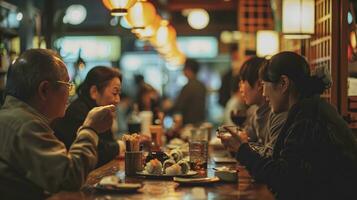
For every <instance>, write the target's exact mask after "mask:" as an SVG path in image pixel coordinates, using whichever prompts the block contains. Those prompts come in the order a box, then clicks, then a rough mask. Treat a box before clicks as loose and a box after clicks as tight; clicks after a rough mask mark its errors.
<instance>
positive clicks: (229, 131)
mask: <svg viewBox="0 0 357 200" xmlns="http://www.w3.org/2000/svg"><path fill="white" fill-rule="evenodd" d="M220 130H222V131H220ZM223 130H225V131H223ZM217 137H218V138H220V139H221V142H222V144H223V145H224V146H225V147H226V148H227V149H228V150H230V151H234V152H237V151H238V149H239V147H240V145H241V144H242V143H246V142H248V137H247V134H246V133H245V132H243V131H242V130H240V129H239V128H238V127H235V126H223V127H220V128H219V129H218V130H217Z"/></svg>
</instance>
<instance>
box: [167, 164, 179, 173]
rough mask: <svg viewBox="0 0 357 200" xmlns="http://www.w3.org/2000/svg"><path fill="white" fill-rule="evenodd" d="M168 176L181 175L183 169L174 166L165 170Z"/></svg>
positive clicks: (176, 165)
mask: <svg viewBox="0 0 357 200" xmlns="http://www.w3.org/2000/svg"><path fill="white" fill-rule="evenodd" d="M165 173H166V174H167V175H179V174H181V167H180V165H178V164H173V165H171V166H170V167H168V168H166V169H165Z"/></svg>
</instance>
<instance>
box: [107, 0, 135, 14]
mask: <svg viewBox="0 0 357 200" xmlns="http://www.w3.org/2000/svg"><path fill="white" fill-rule="evenodd" d="M136 1H137V0H102V2H103V4H104V6H105V7H106V8H107V9H109V10H110V14H111V15H113V16H124V15H127V14H128V9H129V8H130V7H132V6H134V4H135V3H136Z"/></svg>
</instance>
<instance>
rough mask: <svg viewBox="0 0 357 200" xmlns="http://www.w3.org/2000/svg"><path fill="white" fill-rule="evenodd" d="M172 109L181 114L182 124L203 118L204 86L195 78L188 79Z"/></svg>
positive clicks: (202, 119) (201, 120) (204, 103)
mask: <svg viewBox="0 0 357 200" xmlns="http://www.w3.org/2000/svg"><path fill="white" fill-rule="evenodd" d="M174 110H175V111H177V112H180V113H181V114H182V118H183V123H184V124H189V123H190V124H197V123H201V122H203V121H204V120H205V112H206V87H205V85H204V84H203V83H201V82H200V81H198V80H197V79H189V81H188V83H187V84H186V85H185V86H183V88H182V90H181V92H180V95H179V96H178V97H177V100H176V102H175V106H174Z"/></svg>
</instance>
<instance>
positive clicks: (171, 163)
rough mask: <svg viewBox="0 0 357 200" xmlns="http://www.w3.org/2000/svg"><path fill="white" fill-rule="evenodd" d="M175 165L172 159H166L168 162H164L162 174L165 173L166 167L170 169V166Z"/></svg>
mask: <svg viewBox="0 0 357 200" xmlns="http://www.w3.org/2000/svg"><path fill="white" fill-rule="evenodd" d="M174 164H176V162H175V160H173V159H168V160H165V162H164V164H163V168H164V173H166V169H167V168H168V167H171V166H172V165H174Z"/></svg>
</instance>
